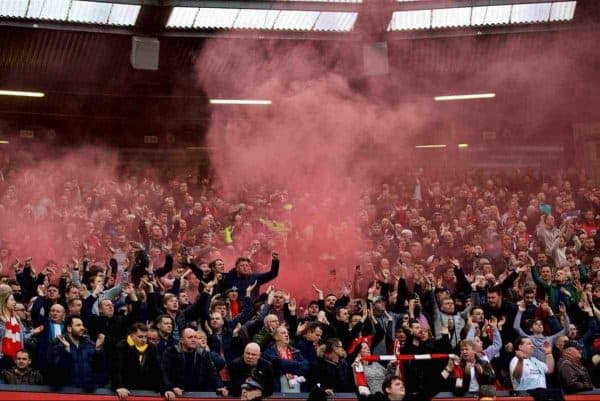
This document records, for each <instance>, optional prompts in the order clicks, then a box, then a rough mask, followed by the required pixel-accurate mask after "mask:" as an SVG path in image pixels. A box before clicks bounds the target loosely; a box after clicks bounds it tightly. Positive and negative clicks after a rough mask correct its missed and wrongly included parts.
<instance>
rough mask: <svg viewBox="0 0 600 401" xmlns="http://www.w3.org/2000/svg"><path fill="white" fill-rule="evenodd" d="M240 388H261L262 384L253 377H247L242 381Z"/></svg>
mask: <svg viewBox="0 0 600 401" xmlns="http://www.w3.org/2000/svg"><path fill="white" fill-rule="evenodd" d="M242 388H244V389H246V390H260V391H262V390H263V386H261V385H260V383H258V382H257V381H256V380H254V379H247V380H246V381H245V382H244V383H242Z"/></svg>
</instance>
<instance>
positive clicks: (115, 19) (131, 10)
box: [108, 4, 142, 26]
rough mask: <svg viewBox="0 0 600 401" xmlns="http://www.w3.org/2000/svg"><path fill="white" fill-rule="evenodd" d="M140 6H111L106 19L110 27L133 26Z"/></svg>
mask: <svg viewBox="0 0 600 401" xmlns="http://www.w3.org/2000/svg"><path fill="white" fill-rule="evenodd" d="M141 9H142V6H136V5H132V4H113V7H112V10H111V12H110V17H108V23H109V24H110V25H121V26H134V25H135V22H136V21H137V17H138V15H139V14H140V10H141Z"/></svg>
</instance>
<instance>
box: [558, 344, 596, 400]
mask: <svg viewBox="0 0 600 401" xmlns="http://www.w3.org/2000/svg"><path fill="white" fill-rule="evenodd" d="M580 348H581V346H580V345H579V344H578V343H577V342H575V341H568V342H566V343H565V345H564V346H563V352H562V355H561V357H560V359H559V360H558V363H557V364H556V371H557V374H558V382H559V384H560V386H561V387H562V388H563V389H564V390H565V391H566V392H567V393H576V392H578V391H585V390H591V389H593V387H594V386H593V384H592V379H591V378H590V374H589V372H588V371H587V369H586V367H585V366H584V364H583V363H582V361H581V349H580Z"/></svg>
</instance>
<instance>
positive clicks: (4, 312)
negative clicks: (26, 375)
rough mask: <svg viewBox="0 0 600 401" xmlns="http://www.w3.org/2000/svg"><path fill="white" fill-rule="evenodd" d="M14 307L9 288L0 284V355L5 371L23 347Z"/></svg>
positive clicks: (23, 338)
mask: <svg viewBox="0 0 600 401" xmlns="http://www.w3.org/2000/svg"><path fill="white" fill-rule="evenodd" d="M16 305H17V303H16V302H15V298H14V297H13V295H12V290H11V288H10V287H9V286H7V285H5V284H0V339H1V340H2V349H1V352H0V354H1V355H2V366H3V367H4V368H5V369H6V368H8V367H10V366H12V364H13V361H14V360H15V358H16V356H17V352H18V351H20V350H22V349H23V347H24V340H25V333H24V327H23V324H22V323H21V321H20V320H19V318H18V317H17V315H16V314H15V307H16Z"/></svg>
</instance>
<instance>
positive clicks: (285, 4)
mask: <svg viewBox="0 0 600 401" xmlns="http://www.w3.org/2000/svg"><path fill="white" fill-rule="evenodd" d="M162 4H163V5H168V6H172V7H200V8H238V9H239V8H241V9H258V10H298V11H333V12H335V11H347V12H359V11H361V10H362V9H363V7H362V4H361V3H329V2H315V1H277V0H276V1H265V0H259V1H250V0H246V1H243V0H242V1H226V0H164V1H163V2H162Z"/></svg>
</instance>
